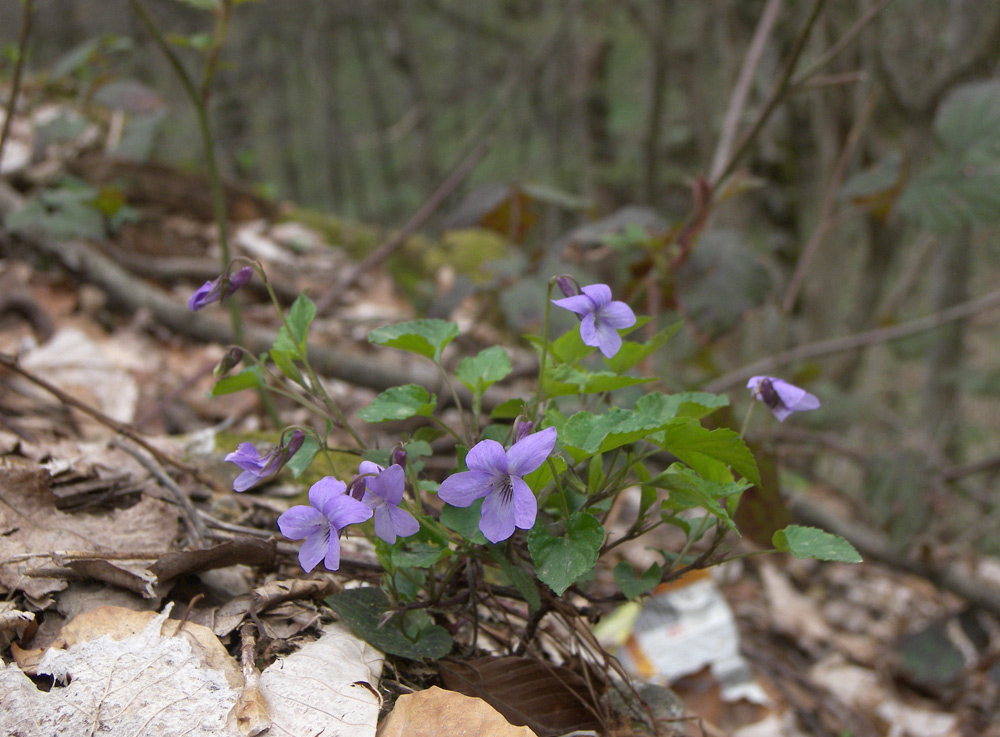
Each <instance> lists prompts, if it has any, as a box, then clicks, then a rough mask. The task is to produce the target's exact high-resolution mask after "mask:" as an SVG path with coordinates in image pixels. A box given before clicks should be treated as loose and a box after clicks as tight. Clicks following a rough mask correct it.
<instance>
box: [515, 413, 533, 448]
mask: <svg viewBox="0 0 1000 737" xmlns="http://www.w3.org/2000/svg"><path fill="white" fill-rule="evenodd" d="M534 426H535V423H533V422H532V421H531V420H529V419H526V418H524V415H522V416H521V417H518V418H517V421H516V422H514V442H515V443H516V442H518V441H520V440H524V439H525V438H526V437H528V436H529V435H531V428H533V427H534Z"/></svg>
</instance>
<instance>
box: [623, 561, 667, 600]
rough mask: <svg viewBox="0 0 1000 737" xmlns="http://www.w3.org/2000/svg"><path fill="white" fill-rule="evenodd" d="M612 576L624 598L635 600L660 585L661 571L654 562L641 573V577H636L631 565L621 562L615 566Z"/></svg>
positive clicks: (658, 565)
mask: <svg viewBox="0 0 1000 737" xmlns="http://www.w3.org/2000/svg"><path fill="white" fill-rule="evenodd" d="M614 575H615V581H617V582H618V587H619V588H620V589H621V590H622V593H623V594H625V596H626V598H629V599H635V598H637V597H639V596H642V595H643V594H647V593H649V592H650V591H652V590H653V589H655V588H656V586H657V584H659V583H660V577H661V576H662V575H663V569H662V568H661V567H660V564H659V563H655V562H654V563H653V564H652V565H651V566H650V567H649V568H647V569H646V570H645V571H643V573H642V575H641V576H636V575H635V571H634V570H633V569H632V565H631V564H630V563H628V562H626V561H624V560H623V561H621V562H620V563H619V564H618V565H616V566H615V570H614Z"/></svg>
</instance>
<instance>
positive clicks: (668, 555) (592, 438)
mask: <svg viewBox="0 0 1000 737" xmlns="http://www.w3.org/2000/svg"><path fill="white" fill-rule="evenodd" d="M249 266H252V267H253V270H254V271H255V272H257V273H258V274H259V275H260V277H261V279H262V280H263V282H264V286H265V288H266V289H267V290H268V292H269V293H270V294H271V298H272V300H273V302H274V305H275V308H276V309H277V310H278V314H279V315H280V317H281V321H282V327H281V329H280V331H279V333H278V335H277V338H276V339H275V341H274V345H273V347H272V348H271V350H270V351H268V352H267V353H266V354H262V355H260V356H254V355H252V354H250V353H247V352H245V351H244V352H243V353H242V359H243V360H242V363H243V367H242V370H240V371H239V372H238V373H235V374H231V375H225V376H222V378H220V379H219V380H218V382H217V383H216V385H215V388H214V389H213V394H216V395H218V394H224V393H228V392H232V391H239V390H242V389H257V390H266V391H269V392H273V393H275V394H277V395H280V396H284V397H287V398H289V399H292V400H294V401H296V402H298V403H299V404H301V405H302V406H304V407H306V408H308V409H310V410H311V411H312V412H313V413H314V414H315V415H316V418H317V421H318V422H317V425H316V427H320V428H321V431H319V432H317V431H316V429H314V428H306V427H296V428H289V429H287V430H286V431H285V434H284V435H283V437H287V438H288V441H287V442H285V441H282V443H281V444H279V446H278V448H275V449H274V450H271V451H269V452H267V453H261V452H259V451H258V450H257V448H256V447H254V446H251V445H250V444H248V443H245V444H242V445H240V447H239V448H238V449H237V450H236V451H235V452H234V453H232V454H230V455H229V456H227V460H229V461H231V462H233V463H235V464H236V465H237V466H238V467H239V468H240V470H241V471H242V473H240V474H239V475H238V476H237V477H236V480H235V482H234V489H235V490H236V491H244V490H246V489H248V488H250V487H251V486H253V485H255V484H257V483H258V482H259V481H261V480H263V479H265V478H268V477H270V476H272V475H273V474H274V473H276V472H277V471H278V470H279V469H280V468H281V467H282V466H285V467H287V468H288V469H289V470H290V471H291V472H292V474H293V476H295V477H298V476H300V475H301V474H302V473H303V472H304V471H305V470H306V469H307V468H309V467H310V466H313V467H315V466H316V465H318V464H321V463H323V460H322V456H323V455H326V454H330V453H332V452H333V451H335V450H336V451H338V452H340V453H343V452H345V451H346V452H350V453H353V454H355V455H356V457H357V459H358V464H359V465H358V472H357V474H355V475H354V477H353V478H351V479H346V478H345V479H340V478H336V477H335V476H327V477H325V478H323V479H321V480H320V481H318V482H317V483H315V484H314V485H313V486H312V487H311V488H310V490H309V493H308V502H309V504H308V506H306V505H298V506H293V507H292V508H291V509H289V510H288V511H286V512H285V513H284V514H282V515H281V516H280V517H279V518H278V527H279V529H280V531H281V533H282V534H283V535H284V536H285V537H287V538H289V539H291V540H303V543H302V546H301V548H300V550H299V562H300V564H301V566H302V568H303V570H304V571H306V572H307V573H308V572H310V571H312V570H313V569H314V568H315V567H316V566H318V565H319V563H320V562H322V563H323V564H324V566H325V568H326V569H328V570H337V569H338V568H339V566H340V564H341V554H340V539H341V536H343V535H345V534H358V535H361V536H364V537H366V538H368V539H369V540H370V541H371V542H372V543H373V547H374V552H375V554H376V555H377V556H378V559H379V561H380V563H381V565H382V567H383V569H384V575H383V577H382V585H381V587H379V588H376V587H362V588H361V589H348V590H345V591H342V592H341V593H339V594H336V595H334V596H333V597H330V598H329V599H328V602H329V603H330V605H331V606H332V607H333V608H334V609H336V610H337V611H338V613H340V614H341V616H342V617H343V619H344V620H345V621H346V622H347V623H348V624H349V625H350V626H351V627H352V628H354V629H355V631H356V632H357V633H358V634H359V635H360V636H362V637H363V638H365V639H367V640H368V641H369V642H371V643H372V644H373V645H375V646H376V647H380V648H381V649H383V650H385V651H387V652H390V653H395V654H397V655H402V656H405V657H425V656H429V657H435V658H436V657H443V656H444V655H446V654H447V653H449V652H450V651H451V650H452V647H453V637H454V636H455V635H456V634H458V633H462V636H463V637H464V638H465V641H466V644H467V645H470V644H471V645H473V646H474V645H475V639H476V637H477V634H478V633H479V631H480V629H479V626H478V618H479V616H480V613H479V608H478V607H477V606H476V604H479V603H486V602H492V603H493V604H495V603H496V601H497V600H498V599H500V598H502V599H505V600H508V601H510V602H511V603H510V604H509V605H508V606H507V607H506V609H507V610H508V611H509V612H513V613H514V614H512V615H511V616H513V617H514V618H515V620H517V621H520V622H521V627H522V628H523V630H522V635H523V637H524V639H525V640H528V639H530V637H531V634H532V633H533V632H534V630H535V628H537V624H538V621H539V620H540V619H541V617H543V616H544V615H545V613H546V612H548V611H551V610H552V609H553V608H554V607H555V604H554V602H555V601H556V600H559V599H560V598H562V599H563V600H564V601H565V600H567V599H566V597H567V595H568V594H569V593H572V594H573V595H574V597H575V600H577V601H579V600H594V601H596V600H601V601H608V600H612V601H613V600H624V599H626V598H636V597H639V596H642V595H644V594H646V593H648V592H650V591H652V590H653V589H654V588H655V587H656V586H657V585H658V584H660V583H661V582H666V581H670V580H672V579H675V578H677V577H679V576H680V575H683V573H685V572H687V571H689V570H692V569H696V568H705V567H708V566H712V565H717V564H719V563H721V562H724V561H726V560H729V559H731V558H732V557H736V554H734V553H733V552H732V551H731V549H730V547H729V545H728V541H729V540H730V538H731V536H732V535H737V534H738V531H737V529H736V524H735V522H734V520H733V515H734V513H735V511H736V508H737V505H738V504H739V501H740V497H741V495H742V494H743V492H744V491H746V490H747V489H749V488H750V487H752V486H755V485H760V484H761V479H760V475H759V473H758V470H757V465H756V462H755V459H754V456H753V453H752V452H751V450H750V448H749V447H748V446H747V444H746V443H745V442H744V440H743V437H742V433H737V432H736V431H734V430H732V429H729V428H726V427H717V428H715V429H709V428H708V427H705V426H704V425H703V424H702V423H701V420H702V419H703V418H705V417H707V416H708V415H710V414H711V413H713V412H714V411H715V410H717V409H720V408H722V407H725V406H727V405H728V404H729V398H728V397H727V396H724V395H717V394H708V393H704V392H683V393H676V394H667V393H663V392H659V391H648V392H646V393H644V394H642V395H641V396H640V397H639V398H638V399H637V400H635V401H634V402H632V403H630V406H621V405H619V404H616V402H615V398H616V393H623V392H621V390H626V389H628V388H630V387H640V386H643V385H647V384H650V383H652V382H653V381H654V379H653V378H651V377H647V376H641V375H639V374H638V373H637V367H638V366H639V365H640V364H641V363H642V362H643V361H644V360H645V359H646V358H648V357H650V356H651V355H653V353H655V352H656V351H657V350H658V349H659V348H660V347H661V346H662V345H663V344H664V343H665V342H666V341H667V340H668V339H669V337H670V336H671V335H672V334H673V332H675V330H676V329H677V326H671V327H667V328H665V329H663V330H661V331H659V332H658V333H656V334H655V335H653V336H652V337H651V338H649V339H648V340H645V341H642V342H640V341H636V340H632V339H631V338H630V336H629V335H628V333H629V331H630V330H633V329H635V328H639V327H641V326H642V325H644V324H646V323H647V322H648V319H646V318H643V319H637V318H636V316H635V314H634V313H633V311H632V309H631V308H630V307H628V305H626V304H625V303H624V302H622V301H617V300H614V299H612V292H611V289H610V287H608V286H607V285H604V284H592V285H587V286H583V287H582V288H580V287H579V286H578V285H576V283H575V282H573V281H572V280H570V279H569V278H567V277H558V278H554V279H553V280H551V281H550V283H549V287H548V293H547V294H546V295H544V305H545V320H544V327H543V332H542V335H541V336H528V339H529V341H530V342H531V343H532V344H533V345H534V346H535V347H536V349H537V351H538V354H539V374H538V380H537V384H536V387H535V390H534V392H529V393H527V394H526V395H524V396H512V397H508V398H507V400H506V401H503V402H495V401H490V402H488V403H484V396H485V395H486V393H487V392H489V391H490V390H491V388H492V387H493V386H494V385H495V384H496V383H497V382H500V381H502V380H503V379H505V378H506V377H507V376H508V375H509V374H510V373H511V371H512V364H511V360H510V357H509V355H508V354H507V352H506V351H505V350H504V349H503V348H501V347H499V346H492V347H489V348H486V349H484V350H482V351H480V352H479V353H478V354H477V355H475V356H467V357H464V358H462V359H461V360H459V361H458V362H457V364H455V365H454V368H453V369H451V368H449V366H450V362H446V361H445V360H444V358H443V354H444V352H445V349H446V348H447V347H448V345H449V344H451V342H452V341H453V340H454V339H455V338H456V337H457V336H458V335H459V329H458V326H457V325H455V324H454V323H450V322H446V321H443V320H427V319H425V320H414V321H411V322H406V323H401V324H397V325H389V326H386V327H383V328H378V329H376V330H373V331H372V332H371V333H370V335H369V340H370V342H371V343H373V344H375V345H378V346H383V347H386V348H392V349H398V350H402V351H407V352H409V353H412V354H416V355H417V356H420V357H422V358H424V359H426V360H429V361H431V362H432V363H433V364H434V365H435V366H436V367H437V369H438V371H439V373H440V375H441V387H443V389H444V391H446V392H447V394H448V398H449V401H450V403H451V404H452V405H453V406H454V408H455V409H457V410H458V416H459V417H460V420H458V421H451V422H449V421H447V420H446V419H444V417H443V416H442V414H441V412H440V410H441V409H442V407H440V406H439V400H438V397H437V396H436V395H435V394H434V393H432V392H431V391H430V390H429V389H428V388H427V387H423V386H419V385H416V384H408V385H404V386H397V387H392V388H390V389H388V390H386V391H384V392H382V393H381V394H379V395H378V396H377V397H376V398H375V399H374V401H372V403H371V404H370V405H369V406H367V407H365V408H363V409H362V410H360V411H359V412H358V413H357V417H358V420H360V421H362V422H365V423H370V424H377V423H381V422H387V421H398V420H408V419H414V420H416V421H417V422H418V423H421V421H422V424H420V426H419V427H418V428H417V429H415V430H414V431H412V432H410V433H408V434H407V435H405V436H403V437H400V438H399V443H398V445H396V447H395V449H394V450H393V451H391V452H386V451H383V450H378V449H375V448H371V447H368V446H367V445H366V443H365V440H364V437H365V435H366V433H364V432H360V431H359V430H358V429H357V428H355V427H354V426H353V424H352V423H351V421H349V420H348V419H347V418H346V417H345V416H344V414H343V413H342V412H341V411H340V409H339V408H338V407H337V405H336V404H335V403H334V402H333V400H332V399H331V398H330V396H329V394H328V393H327V392H326V390H325V389H324V387H323V384H322V382H321V381H320V379H319V377H318V376H317V375H316V373H315V371H313V369H312V367H311V366H310V364H309V358H308V332H309V327H310V324H311V322H312V320H313V318H314V317H315V314H316V308H315V305H314V304H313V303H312V301H311V300H309V298H308V297H306V296H305V295H302V296H300V297H299V298H298V300H296V302H295V303H294V304H293V305H292V306H291V308H290V309H289V310H288V311H287V313H286V312H284V311H283V310H282V309H281V307H280V305H279V303H278V301H277V299H276V298H275V296H274V293H273V291H272V290H271V288H270V285H269V284H268V282H267V277H266V274H265V273H264V271H263V269H262V268H261V267H260V265H259V264H256V263H255V262H250V263H249ZM233 268H234V266H230V271H232V270H233ZM245 268H246V267H243V268H241V269H240V270H238V271H236V272H235V274H236V275H244V274H245V271H244V269H245ZM241 279H244V277H243V276H241ZM248 280H249V279H248V278H246V279H245V280H244V281H243V283H245V281H248ZM236 281H237V280H236V278H235V277H234V278H230V279H228V280H227V279H226V278H222V279H221V281H220V280H217V283H212V282H210V283H209V284H206V285H205V286H204V287H202V289H201V290H199V291H200V292H205V290H208V291H207V292H206V293H207V294H215V293H218V294H220V295H221V294H222V293H223V291H224V290H226V289H231V288H232V286H231V285H232V284H233V283H235V282H236ZM209 285H212V287H211V288H209ZM556 285H558V286H559V288H560V290H561V291H562V292H563V294H564V295H565V297H564V298H562V299H552V290H553V287H554V286H556ZM539 297H540V299H541V298H542V297H543V295H539ZM192 302H193V303H194V302H195V300H194V298H192ZM551 305H555V306H557V307H561V308H564V309H567V310H569V311H571V312H573V313H574V314H576V315H577V316H579V317H580V325H579V329H572V330H569V331H567V332H566V333H565V334H563V335H561V336H559V337H557V338H556V339H554V340H552V339H550V338H549V317H550V306H551ZM595 352H597V353H599V356H597V355H595ZM234 355H238V352H235V353H234V352H233V351H231V352H229V353H227V357H226V359H225V360H224V364H225V365H224V366H222V367H221V368H222V369H224V370H227V371H228V370H231V369H233V368H235V365H236V364H237V363H238V361H236V360H235V359H234ZM748 388H749V389H750V390H751V396H750V399H751V403H750V407H751V408H752V407H753V404H754V400H760V401H762V402H764V404H765V405H767V406H768V408H769V409H771V411H772V412H773V413H774V414H775V416H776V417H777V418H778V419H779V420H784V419H786V418H787V417H788V415H790V414H791V413H792V412H795V411H801V410H806V409H814V408H816V407H818V406H819V400H818V399H817V398H816V397H814V396H813V395H812V394H809V393H808V392H806V391H805V390H803V389H800V388H798V387H795V386H793V385H791V384H789V383H787V382H785V381H783V380H781V379H778V378H775V377H754V379H752V380H751V382H750V384H749V385H748ZM463 389H464V391H463ZM484 407H486V408H488V410H489V411H488V412H484ZM453 416H454V415H449V417H453ZM748 419H749V415H748ZM336 427H339V428H341V429H342V430H343V431H344V432H346V434H347V435H348V436H350V438H351V439H352V441H353V443H354V447H353V448H349V449H344V448H339V449H334V448H330V447H329V446H328V445H327V440H328V438H330V437H331V435H332V433H333V430H334V428H336ZM432 442H434V443H436V444H437V445H438V446H439V447H441V448H444V449H445V450H442V451H438V452H444V453H447V454H448V455H449V457H452V456H453V457H454V464H455V467H454V470H453V471H452V472H450V473H447V474H445V475H444V476H443V477H431V476H429V475H428V474H426V473H424V465H425V462H424V460H423V459H424V458H426V457H427V456H429V455H431V453H432V446H431V443H432ZM636 487H637V488H638V489H639V504H638V509H637V510H635V511H634V512H633V517H632V518H631V519H630V520H628V521H627V523H626V524H625V526H624V529H616V530H615V531H613V533H609V531H608V530H606V529H605V523H606V522H607V520H608V516H609V513H610V511H611V509H612V507H613V506H614V505H615V503H616V500H617V499H618V497H619V496H620V495H621V494H622V493H623V492H624V491H625V490H626V489H629V488H636ZM369 521H370V522H369ZM663 525H670V526H673V527H674V528H677V529H678V530H680V533H681V535H680V536H681V538H682V540H683V542H682V543H681V544H680V545H678V548H677V549H676V550H666V549H662V550H658V553H659V555H660V557H661V558H662V563H659V562H658V563H653V564H652V565H651V566H650V567H649V568H648V569H646V570H645V571H635V570H633V568H632V567H631V566H630V565H629V564H627V563H619V564H618V565H617V566H616V567H615V568H614V578H615V580H616V582H617V584H618V587H619V592H618V593H617V594H613V595H611V596H608V594H607V591H606V590H602V591H599V592H598V591H597V590H596V588H595V584H594V583H593V578H594V570H595V567H596V566H597V565H598V561H599V560H600V559H601V557H602V556H604V555H606V554H607V553H609V552H610V551H612V550H613V549H614V548H616V547H618V546H619V545H621V544H623V543H625V542H627V541H630V540H634V539H637V538H641V537H643V536H644V535H646V534H647V533H649V532H650V531H651V530H653V529H656V528H658V527H661V526H663ZM772 542H773V545H774V548H773V549H774V550H775V551H784V552H790V553H792V554H793V555H796V556H798V557H814V558H819V559H823V560H837V561H848V562H855V561H858V560H860V557H859V556H858V555H857V552H856V551H855V550H854V549H853V548H852V547H851V546H850V544H849V543H847V541H845V540H843V539H842V538H839V537H837V536H834V535H831V534H829V533H826V532H823V531H821V530H817V529H814V528H807V527H799V526H795V525H793V526H789V527H787V528H785V529H783V530H779V531H778V532H776V533H775V535H774V537H773V540H772ZM373 611H376V612H381V613H382V614H381V615H380V616H377V617H373V615H372V612H373ZM518 617H519V619H518ZM508 621H510V618H509V617H508ZM532 623H533V624H532ZM442 624H444V625H447V629H446V628H445V627H442V626H441V625H442ZM470 641H471V642H470Z"/></svg>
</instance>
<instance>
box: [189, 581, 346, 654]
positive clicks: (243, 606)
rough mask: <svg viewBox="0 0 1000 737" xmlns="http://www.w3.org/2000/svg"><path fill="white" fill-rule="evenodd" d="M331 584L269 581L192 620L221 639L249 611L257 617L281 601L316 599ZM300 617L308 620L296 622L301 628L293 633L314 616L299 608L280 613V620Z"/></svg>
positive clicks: (331, 583)
mask: <svg viewBox="0 0 1000 737" xmlns="http://www.w3.org/2000/svg"><path fill="white" fill-rule="evenodd" d="M332 585H333V582H332V581H330V580H329V579H326V580H302V579H299V578H293V579H289V580H286V581H271V582H270V583H267V584H265V585H263V586H260V587H258V588H256V589H254V590H253V591H251V592H249V593H247V594H242V595H241V596H237V597H235V598H233V599H230V600H229V601H228V602H226V603H225V604H223V605H222V606H220V607H217V608H213V609H203V610H201V611H199V612H198V613H197V615H196V617H195V621H198V622H200V623H202V624H204V625H206V626H210V627H211V628H212V631H214V632H215V634H217V635H218V636H219V637H223V636H225V635H228V634H229V633H230V632H232V631H233V630H234V629H236V628H237V627H239V626H240V623H241V622H242V621H243V620H244V619H245V618H246V616H247V615H248V614H250V613H251V612H252V613H254V614H257V615H260V614H263V613H264V612H267V611H269V610H271V609H274V608H276V607H278V606H279V605H281V604H284V603H285V602H293V601H295V600H296V599H320V598H322V597H323V596H325V595H326V594H328V593H330V589H331V586H332ZM303 614H306V615H308V616H307V619H308V621H307V622H302V623H300V624H301V625H302V626H300V627H299V628H298V630H296V631H301V629H303V628H304V627H306V626H309V625H310V624H312V622H313V621H315V620H314V619H313V617H314V616H315V612H314V611H313V610H309V611H306V610H304V609H302V608H292V609H285V610H284V611H283V613H282V618H284V619H289V618H291V619H298V618H299V616H300V615H303ZM292 634H294V633H292ZM279 639H282V638H279Z"/></svg>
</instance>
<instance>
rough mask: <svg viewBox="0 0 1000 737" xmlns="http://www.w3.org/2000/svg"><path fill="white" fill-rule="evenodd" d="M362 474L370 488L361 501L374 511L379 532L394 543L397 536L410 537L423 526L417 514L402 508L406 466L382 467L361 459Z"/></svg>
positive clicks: (367, 486) (377, 533)
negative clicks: (400, 505)
mask: <svg viewBox="0 0 1000 737" xmlns="http://www.w3.org/2000/svg"><path fill="white" fill-rule="evenodd" d="M358 473H359V474H361V475H360V476H359V478H363V479H364V480H365V487H366V488H365V493H364V496H362V497H361V501H362V503H364V504H365V505H367V506H368V507H370V508H371V510H372V511H373V512H374V515H375V534H376V535H378V536H379V537H380V538H382V539H383V540H385V541H386V542H387V543H389V544H390V545H392V544H393V543H395V542H396V536H397V535H398V536H399V537H409V536H410V535H412V534H413V533H415V532H416V531H417V530H419V529H420V523H419V522H417V520H415V519H414V518H413V515H412V514H410V513H409V512H407V511H406V510H405V509H400V508H399V503H400V502H401V501H402V500H403V487H404V485H405V479H404V478H403V475H404V474H403V467H402V466H400V465H399V464H398V463H394V464H393V465H391V466H389V467H388V468H382V467H381V466H379V465H378V464H377V463H372V462H371V461H361V466H360V467H359V468H358Z"/></svg>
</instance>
